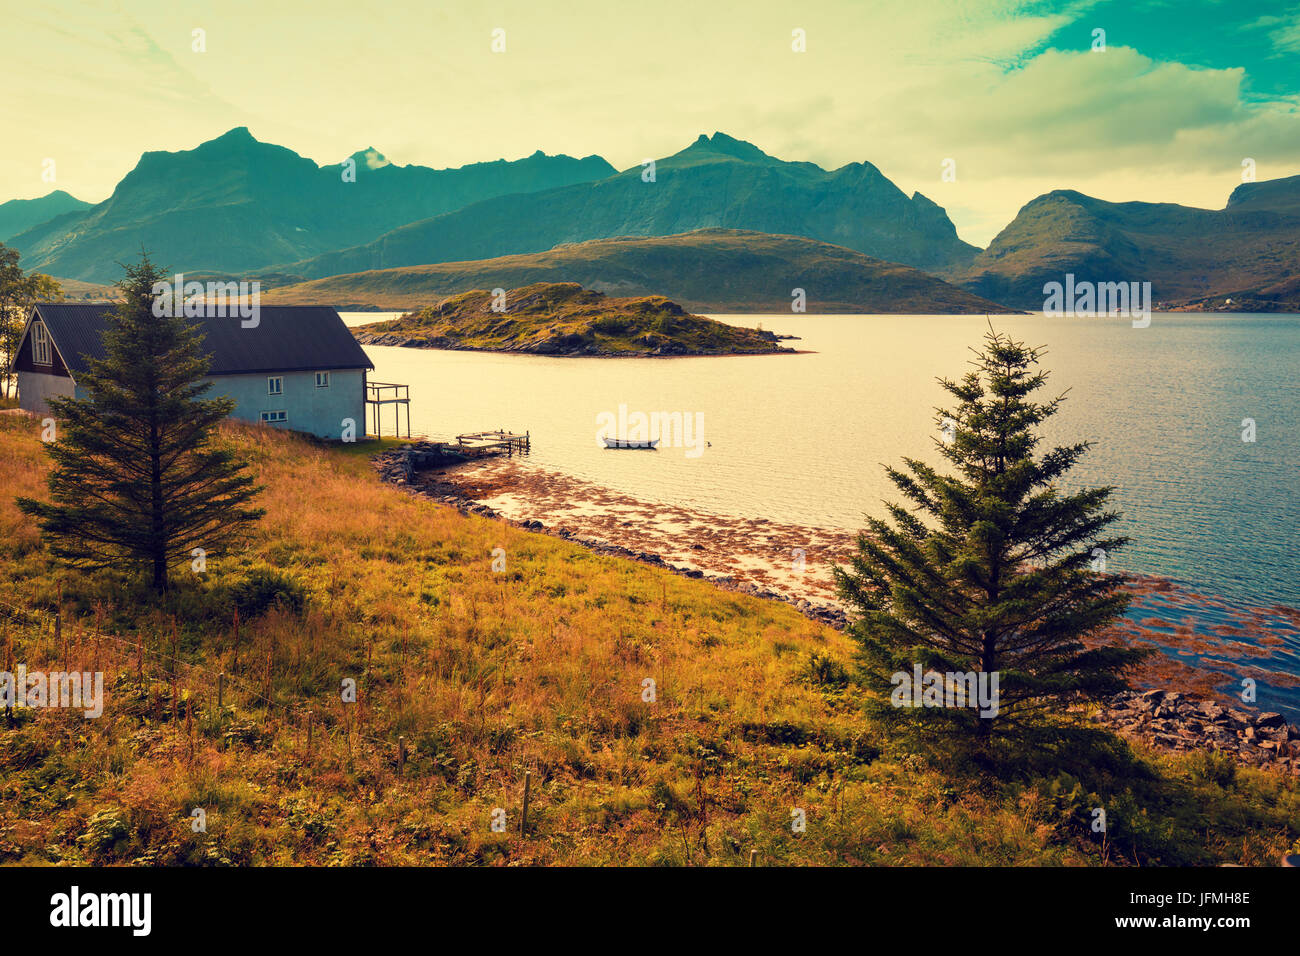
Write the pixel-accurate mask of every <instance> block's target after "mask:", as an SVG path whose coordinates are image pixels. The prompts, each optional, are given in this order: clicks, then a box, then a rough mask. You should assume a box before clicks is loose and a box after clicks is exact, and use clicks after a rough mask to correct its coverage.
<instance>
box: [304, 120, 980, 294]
mask: <svg viewBox="0 0 1300 956" xmlns="http://www.w3.org/2000/svg"><path fill="white" fill-rule="evenodd" d="M705 228H724V229H745V230H750V231H754V232H768V233H774V234H788V235H798V236H806V237H808V238H810V239H819V240H821V241H823V242H829V243H834V244H836V245H840V246H845V247H847V248H849V249H855V250H857V251H858V252H863V253H866V254H867V255H869V256H873V257H875V258H878V259H885V260H887V261H890V262H898V263H902V264H904V265H910V266H915V267H918V268H922V269H931V270H933V269H940V268H948V267H952V266H956V265H959V264H963V263H967V262H969V261H970V260H972V259H973V258H974V257H975V255H976V253H977V252H978V251H979V250H978V249H976V247H974V246H972V245H969V244H967V243H965V242H962V241H961V240H960V239H959V238H957V230H956V227H955V226H953V224H952V221H951V220H949V218H948V215H947V213H945V212H944V211H943V209H942V208H940V207H939V206H937V205H935V204H934V203H933V202H931V201H930V200H929V199H927V198H926V197H925V196H923V195H921V194H920V193H914V194H913V195H912V196H911V197H910V198H909V197H908V196H907V195H906V194H905V193H904V192H903V191H902V190H900V189H899V188H898V187H897V186H895V185H894V184H893V183H892V182H890V181H889V180H888V179H886V178H885V176H884V175H883V174H881V172H880V170H878V169H877V168H876V167H875V166H872V165H871V164H870V163H852V164H850V165H848V166H842V167H840V168H839V169H836V170H830V171H828V170H825V169H822V168H821V167H819V166H815V165H813V164H812V163H792V162H785V161H783V160H779V159H775V158H773V157H771V156H769V155H767V154H766V153H764V152H763V151H762V150H760V149H759V148H758V147H756V146H753V145H752V144H750V143H746V142H743V141H741V140H737V139H732V138H731V137H730V136H727V135H725V134H723V133H715V134H714V135H713V136H712V137H707V136H703V135H701V136H700V137H699V139H697V140H696V141H695V142H694V143H692V144H691V145H690V146H688V147H687V148H686V149H684V150H682V151H681V152H678V153H675V154H673V155H672V156H669V157H667V158H664V159H660V160H656V161H655V164H654V168H653V170H651V169H650V168H649V167H645V166H637V167H633V168H632V169H629V170H625V171H624V172H621V173H618V174H616V175H613V176H609V177H607V178H605V179H600V180H596V181H594V182H588V183H579V184H575V185H572V186H567V187H564V188H561V189H552V190H548V191H544V192H534V193H517V194H515V195H510V196H500V197H498V198H495V199H490V200H486V201H484V202H480V203H475V204H474V205H472V206H467V207H465V208H463V209H459V210H457V211H455V212H451V213H447V214H445V215H442V216H437V217H435V218H432V219H428V220H425V221H423V222H413V223H410V224H409V225H405V226H402V227H401V228H400V229H396V230H394V231H392V232H390V233H387V234H386V235H384V236H381V237H379V238H378V239H376V240H375V241H373V242H370V243H367V244H365V245H361V246H357V247H354V248H350V249H344V250H341V251H338V252H332V253H327V254H325V255H322V256H318V257H315V258H312V259H309V260H307V261H303V262H295V263H290V264H281V267H282V268H283V269H284V271H286V272H300V273H302V274H303V275H305V276H307V277H309V278H316V277H320V276H327V275H338V274H340V273H344V272H360V271H364V270H369V269H387V268H393V267H396V266H409V265H418V264H425V263H433V262H456V261H462V260H470V259H485V258H492V257H495V256H503V255H515V254H518V253H529V252H543V251H545V250H547V249H552V248H554V247H556V246H558V245H560V244H562V243H568V242H582V241H585V240H588V239H604V238H611V237H615V236H664V235H675V234H677V233H682V232H688V231H691V230H695V229H705Z"/></svg>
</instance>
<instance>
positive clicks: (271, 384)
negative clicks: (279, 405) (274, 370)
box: [266, 375, 284, 395]
mask: <svg viewBox="0 0 1300 956" xmlns="http://www.w3.org/2000/svg"><path fill="white" fill-rule="evenodd" d="M283 392H284V377H283V376H281V375H272V376H271V377H270V378H268V379H267V380H266V394H268V395H280V394H282V393H283Z"/></svg>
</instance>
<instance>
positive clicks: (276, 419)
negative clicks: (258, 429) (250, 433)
mask: <svg viewBox="0 0 1300 956" xmlns="http://www.w3.org/2000/svg"><path fill="white" fill-rule="evenodd" d="M288 420H289V415H288V413H286V412H262V421H263V422H265V423H266V424H267V425H283V424H284V423H285V422H287V421H288Z"/></svg>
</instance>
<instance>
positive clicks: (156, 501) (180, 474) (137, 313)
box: [18, 256, 264, 591]
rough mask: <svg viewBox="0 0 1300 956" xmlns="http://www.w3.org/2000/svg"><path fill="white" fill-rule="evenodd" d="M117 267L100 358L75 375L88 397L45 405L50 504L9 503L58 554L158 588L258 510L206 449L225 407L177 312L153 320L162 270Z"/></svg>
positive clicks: (244, 481)
mask: <svg viewBox="0 0 1300 956" xmlns="http://www.w3.org/2000/svg"><path fill="white" fill-rule="evenodd" d="M124 268H125V270H126V276H125V278H124V279H123V280H122V281H121V282H119V283H118V288H119V289H120V290H121V291H122V294H123V297H124V301H123V302H122V303H121V305H119V306H118V307H117V309H115V310H114V311H113V312H111V313H110V314H109V315H108V320H107V327H106V329H105V331H104V337H103V343H104V354H105V357H104V358H103V359H94V358H88V360H87V366H88V370H87V371H85V372H83V373H81V374H80V375H78V377H77V382H78V384H79V385H82V386H84V387H85V388H86V390H87V393H88V397H87V398H86V399H76V398H59V399H51V400H50V407H51V408H52V409H53V412H54V415H55V417H56V419H57V425H56V439H57V440H56V441H55V442H53V443H51V444H50V445H49V446H48V447H49V455H50V458H51V459H52V460H53V463H54V468H53V469H52V470H51V472H50V476H49V488H50V497H51V501H50V502H49V503H45V502H39V501H33V500H31V499H26V498H20V499H19V500H18V504H19V507H20V508H21V509H22V510H23V511H25V512H26V513H28V514H31V515H34V516H36V517H37V519H38V524H39V526H40V529H41V532H42V535H43V537H44V538H45V540H46V542H47V544H48V546H49V548H50V550H51V551H52V552H53V553H54V555H55V556H56V557H58V558H60V559H63V560H64V561H66V562H68V563H69V564H71V565H73V566H75V567H81V568H91V569H96V568H107V567H119V566H121V565H124V564H125V565H128V566H134V567H137V568H139V569H140V570H141V571H142V572H144V573H145V574H147V575H150V576H151V578H152V583H153V587H154V588H155V589H157V590H159V591H165V590H167V585H168V575H167V572H168V568H169V567H170V566H171V565H173V564H175V563H177V562H178V561H182V560H184V561H188V560H190V556H191V553H192V550H193V549H195V548H201V549H202V550H203V552H204V555H205V557H214V556H219V555H221V554H222V553H225V552H226V551H227V550H228V549H229V548H230V547H231V546H232V545H234V543H235V542H236V541H237V540H238V539H239V538H240V537H241V536H242V534H243V532H245V531H247V529H248V528H249V526H250V525H251V524H252V523H253V522H255V521H257V520H258V519H259V518H260V517H261V516H262V514H263V513H264V512H263V511H261V510H260V509H255V508H249V507H245V505H246V504H247V503H248V502H249V500H250V499H251V498H253V497H254V496H255V495H256V494H257V493H258V492H259V491H260V490H261V489H260V488H259V487H257V486H256V485H255V484H254V481H253V478H252V477H251V476H249V475H248V474H246V473H245V471H244V469H245V466H246V463H245V462H243V461H241V460H239V459H237V458H236V457H235V456H234V455H233V454H232V453H231V452H230V451H228V450H226V449H224V448H220V447H215V446H214V445H213V443H212V440H211V439H212V431H213V428H214V427H215V426H216V424H217V423H218V422H220V421H221V420H222V419H223V418H225V417H226V416H227V415H229V414H230V412H231V411H232V410H233V409H234V401H233V400H232V399H230V398H215V399H204V398H202V397H201V396H202V395H203V394H204V393H205V392H206V391H207V390H208V388H210V387H211V383H209V382H204V381H202V379H203V377H204V376H205V375H206V374H207V371H208V368H209V357H208V354H207V352H206V351H205V350H204V349H203V347H202V336H201V334H199V332H198V330H197V329H196V328H195V327H193V326H191V325H189V324H188V323H187V322H186V320H185V318H184V317H183V316H170V315H163V316H156V315H155V314H154V294H153V289H154V286H155V284H156V283H158V282H160V281H163V280H165V279H166V278H167V275H166V273H165V270H162V269H159V268H157V267H155V266H154V265H153V264H152V263H151V262H150V261H149V258H148V256H144V257H142V259H141V261H140V263H139V264H138V265H129V266H125V267H124ZM160 311H169V310H160Z"/></svg>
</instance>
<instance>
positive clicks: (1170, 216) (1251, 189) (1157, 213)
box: [943, 176, 1300, 309]
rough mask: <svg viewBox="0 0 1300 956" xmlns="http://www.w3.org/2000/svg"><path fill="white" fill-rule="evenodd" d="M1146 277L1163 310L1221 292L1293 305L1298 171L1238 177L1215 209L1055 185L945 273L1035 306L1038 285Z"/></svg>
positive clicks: (1299, 230) (1298, 269) (1299, 234)
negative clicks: (1258, 178) (1069, 277)
mask: <svg viewBox="0 0 1300 956" xmlns="http://www.w3.org/2000/svg"><path fill="white" fill-rule="evenodd" d="M1066 273H1072V274H1073V275H1074V277H1075V281H1076V282H1080V281H1090V282H1150V283H1151V290H1152V298H1153V300H1155V301H1156V302H1159V303H1163V304H1165V305H1166V306H1168V307H1177V306H1182V305H1187V304H1190V303H1196V302H1201V303H1205V302H1214V301H1216V300H1217V302H1218V304H1219V305H1220V306H1222V305H1223V303H1224V302H1225V301H1226V299H1228V298H1234V297H1235V299H1234V304H1237V305H1242V306H1243V307H1244V306H1245V303H1246V300H1247V299H1258V300H1260V301H1264V300H1268V301H1272V302H1274V304H1275V305H1276V304H1277V303H1282V305H1283V307H1284V306H1285V303H1286V302H1287V301H1288V296H1289V297H1290V299H1289V301H1292V302H1293V303H1294V305H1293V307H1296V306H1300V298H1297V297H1296V296H1295V285H1296V283H1297V281H1298V280H1297V278H1296V277H1300V176H1292V177H1289V178H1285V179H1275V180H1268V181H1265V182H1255V183H1243V184H1241V185H1240V186H1238V187H1237V188H1236V189H1234V190H1233V192H1232V194H1231V196H1230V197H1229V199H1228V203H1227V205H1226V206H1225V207H1224V208H1223V209H1220V210H1212V209H1199V208H1196V207H1192V206H1180V205H1177V204H1175V203H1146V202H1124V203H1113V202H1107V201H1105V200H1101V199H1095V198H1093V197H1091V196H1086V195H1084V194H1083V193H1079V192H1075V191H1074V190H1068V189H1061V190H1055V191H1053V192H1050V193H1047V194H1045V195H1043V196H1039V197H1038V198H1036V199H1034V200H1032V201H1031V202H1029V203H1028V204H1026V205H1025V206H1024V208H1022V209H1021V210H1020V212H1019V213H1018V214H1017V215H1016V218H1015V219H1014V220H1012V222H1011V223H1009V224H1008V225H1007V226H1006V228H1005V229H1003V230H1002V231H1001V232H1000V233H999V234H998V235H997V236H996V237H995V238H994V240H993V242H992V243H991V244H990V245H989V247H988V248H987V249H985V250H984V251H983V252H981V253H980V254H979V255H978V256H976V257H975V260H974V261H973V262H972V263H971V264H970V265H969V267H967V268H966V269H956V270H947V271H945V272H944V273H943V274H944V276H945V277H946V278H948V279H950V280H952V281H955V282H957V283H958V284H959V285H961V286H962V287H963V288H965V289H968V290H969V291H971V292H974V293H976V294H978V295H983V296H988V297H990V298H994V299H997V300H998V301H1000V302H1005V303H1007V304H1008V305H1013V306H1016V307H1018V308H1030V309H1041V308H1042V307H1043V299H1044V294H1043V285H1044V284H1045V283H1047V282H1052V281H1057V282H1059V281H1061V280H1062V277H1063V276H1064V275H1065V274H1066Z"/></svg>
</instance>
